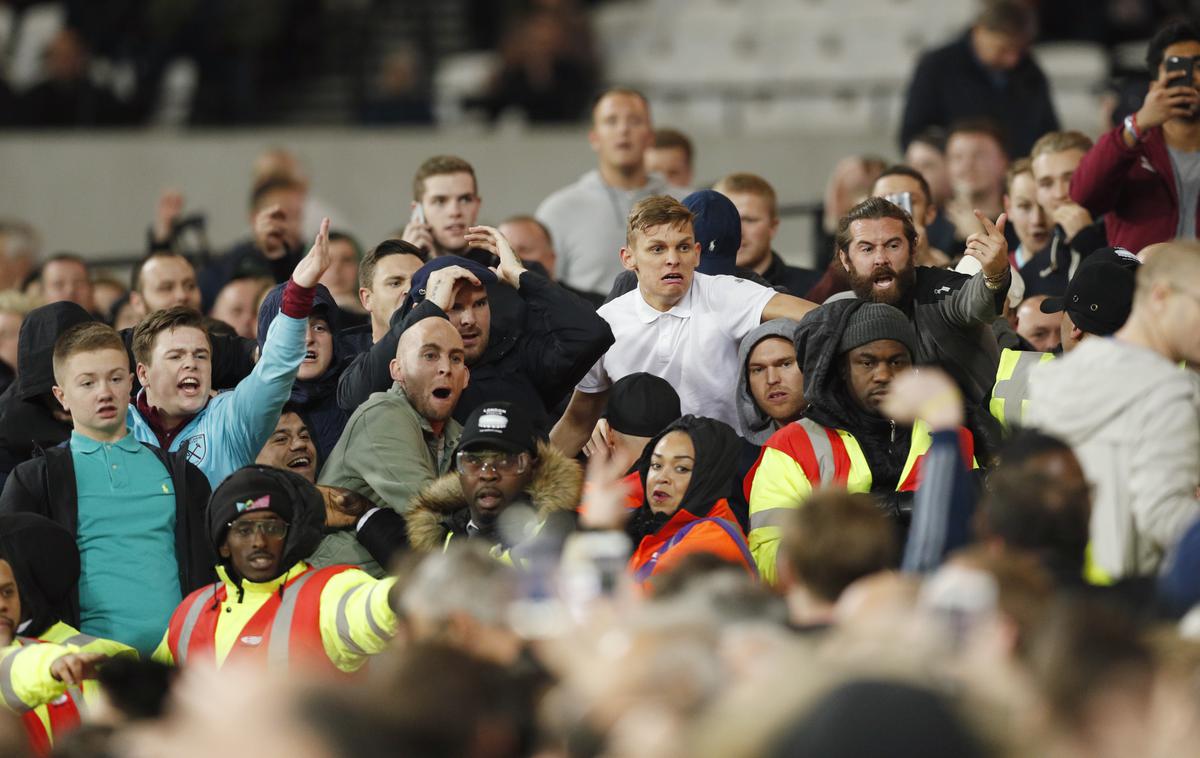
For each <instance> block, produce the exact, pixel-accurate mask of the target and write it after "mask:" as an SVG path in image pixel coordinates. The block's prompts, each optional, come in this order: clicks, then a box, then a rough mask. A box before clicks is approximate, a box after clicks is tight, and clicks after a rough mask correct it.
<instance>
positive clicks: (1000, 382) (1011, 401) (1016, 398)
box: [988, 348, 1054, 429]
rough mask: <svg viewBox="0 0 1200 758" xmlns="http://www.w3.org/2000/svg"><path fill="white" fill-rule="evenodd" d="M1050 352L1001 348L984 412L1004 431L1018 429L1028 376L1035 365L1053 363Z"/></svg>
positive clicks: (1027, 388)
mask: <svg viewBox="0 0 1200 758" xmlns="http://www.w3.org/2000/svg"><path fill="white" fill-rule="evenodd" d="M1053 358H1054V354H1053V353H1035V352H1031V351H1029V350H1010V349H1007V348H1006V349H1005V350H1004V351H1003V353H1001V355H1000V367H999V368H998V369H997V370H996V385H995V386H994V387H993V388H992V400H991V402H990V403H989V404H988V409H989V410H990V411H991V412H992V415H993V416H995V417H996V419H997V420H998V421H999V422H1000V423H1001V424H1003V425H1004V428H1005V429H1012V428H1013V427H1016V426H1020V425H1021V423H1022V422H1023V420H1024V416H1025V407H1026V405H1027V404H1028V402H1029V373H1030V371H1031V370H1032V369H1033V367H1034V366H1036V365H1038V364H1039V363H1045V362H1046V361H1049V360H1053Z"/></svg>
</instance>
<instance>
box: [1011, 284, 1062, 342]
mask: <svg viewBox="0 0 1200 758" xmlns="http://www.w3.org/2000/svg"><path fill="white" fill-rule="evenodd" d="M1045 299H1046V296H1045V295H1034V296H1032V297H1027V298H1025V299H1024V300H1022V301H1021V305H1020V306H1019V307H1018V308H1017V334H1019V335H1021V336H1022V337H1024V338H1025V341H1026V342H1028V343H1029V344H1030V345H1033V349H1034V350H1037V351H1039V352H1042V353H1053V352H1056V351H1057V350H1058V349H1059V347H1060V346H1061V345H1062V336H1061V334H1060V331H1059V330H1060V328H1061V327H1062V319H1063V314H1062V311H1059V312H1057V313H1042V301H1043V300H1045Z"/></svg>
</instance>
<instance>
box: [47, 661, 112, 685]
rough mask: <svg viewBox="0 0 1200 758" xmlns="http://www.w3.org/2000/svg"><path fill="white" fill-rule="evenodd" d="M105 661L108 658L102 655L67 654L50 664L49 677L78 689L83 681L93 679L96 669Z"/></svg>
mask: <svg viewBox="0 0 1200 758" xmlns="http://www.w3.org/2000/svg"><path fill="white" fill-rule="evenodd" d="M107 660H108V656H107V655H104V654H103V653H67V654H66V655H64V656H62V657H60V658H56V659H55V660H54V663H51V664H50V676H52V677H54V678H55V679H57V680H58V681H60V682H62V683H64V684H66V685H68V686H72V687H78V686H79V685H81V684H83V680H84V679H92V678H94V677H95V676H96V668H97V667H98V666H99V665H100V664H101V663H104V662H105V661H107Z"/></svg>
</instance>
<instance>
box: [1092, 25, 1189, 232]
mask: <svg viewBox="0 0 1200 758" xmlns="http://www.w3.org/2000/svg"><path fill="white" fill-rule="evenodd" d="M1197 57H1200V29H1198V28H1197V27H1196V26H1195V25H1194V24H1193V23H1190V22H1186V21H1179V22H1174V23H1171V24H1168V25H1167V26H1165V27H1163V28H1162V29H1161V30H1159V32H1158V33H1157V34H1155V35H1154V38H1153V39H1151V40H1150V46H1149V48H1148V50H1147V52H1146V65H1147V68H1148V69H1149V72H1150V73H1151V74H1152V75H1153V76H1154V77H1155V79H1154V81H1153V82H1151V83H1150V91H1149V92H1147V93H1146V99H1145V100H1144V101H1143V103H1142V107H1141V108H1140V109H1138V111H1137V112H1136V113H1132V114H1130V115H1129V116H1128V117H1126V119H1125V121H1124V123H1122V124H1121V125H1120V126H1118V127H1117V128H1115V129H1113V130H1111V131H1109V132H1108V133H1107V134H1105V135H1103V136H1102V137H1101V138H1100V140H1099V141H1098V142H1097V143H1096V145H1095V147H1093V148H1092V149H1091V150H1089V151H1088V152H1087V155H1085V156H1083V160H1082V161H1080V163H1079V167H1078V168H1077V169H1076V170H1075V174H1074V176H1072V178H1071V199H1072V200H1074V201H1075V202H1077V203H1079V204H1080V205H1082V206H1084V207H1085V208H1087V210H1089V211H1090V212H1091V213H1092V215H1093V216H1099V215H1100V214H1102V213H1103V214H1106V215H1105V217H1104V221H1105V226H1106V230H1107V232H1108V240H1109V244H1111V245H1114V246H1119V247H1124V248H1127V249H1129V250H1141V249H1142V248H1143V247H1146V246H1147V245H1151V244H1153V243H1155V242H1165V241H1167V240H1169V239H1172V238H1175V237H1179V238H1183V239H1195V238H1196V231H1197V226H1198V221H1197V218H1198V216H1200V209H1198V208H1197V205H1198V203H1197V199H1198V198H1200V92H1198V91H1197V75H1196V60H1197Z"/></svg>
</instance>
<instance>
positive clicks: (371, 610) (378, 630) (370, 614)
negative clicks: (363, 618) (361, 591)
mask: <svg viewBox="0 0 1200 758" xmlns="http://www.w3.org/2000/svg"><path fill="white" fill-rule="evenodd" d="M382 585H383V583H382V582H376V583H375V586H374V587H372V588H371V591H370V592H369V593H367V626H369V627H371V634H373V635H375V636H376V637H378V638H379V639H381V640H386V639H388V638H389V637H391V635H390V634H388V633H387V632H385V631H384V630H383V627H382V626H380V625H379V622H378V621H376V620H375V592H376V591H377V590H378V589H379V588H380V587H381V586H382Z"/></svg>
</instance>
